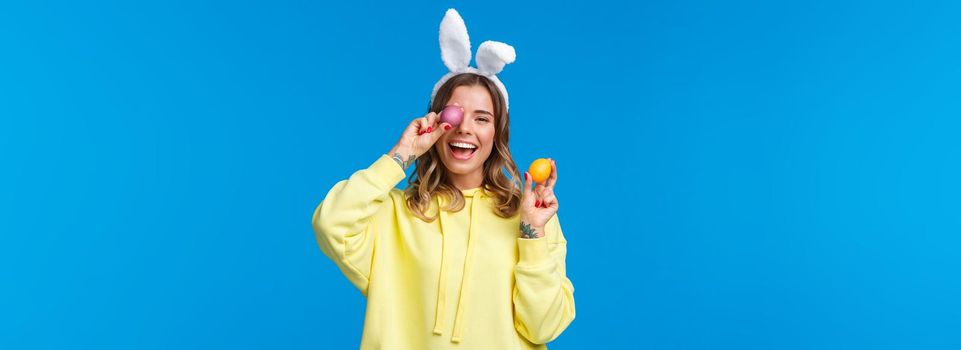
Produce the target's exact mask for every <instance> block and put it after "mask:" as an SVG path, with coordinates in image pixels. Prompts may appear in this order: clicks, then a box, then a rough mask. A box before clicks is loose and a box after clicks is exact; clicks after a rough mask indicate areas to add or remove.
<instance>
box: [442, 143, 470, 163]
mask: <svg viewBox="0 0 961 350" xmlns="http://www.w3.org/2000/svg"><path fill="white" fill-rule="evenodd" d="M447 148H448V149H450V154H451V156H453V157H454V159H459V160H468V159H471V158H472V157H473V156H474V153H476V152H477V148H476V147H475V148H466V147H458V146H454V145H451V144H448V145H447Z"/></svg>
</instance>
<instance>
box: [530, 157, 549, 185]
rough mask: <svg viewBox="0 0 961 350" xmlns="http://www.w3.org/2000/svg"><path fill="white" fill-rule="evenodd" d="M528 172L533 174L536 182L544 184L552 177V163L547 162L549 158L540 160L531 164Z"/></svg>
mask: <svg viewBox="0 0 961 350" xmlns="http://www.w3.org/2000/svg"><path fill="white" fill-rule="evenodd" d="M527 172H528V173H530V174H531V177H532V178H533V179H534V182H537V183H543V182H544V181H547V178H548V177H550V176H551V161H549V160H547V158H538V159H537V160H535V161H534V162H533V163H531V166H530V168H528V169H527Z"/></svg>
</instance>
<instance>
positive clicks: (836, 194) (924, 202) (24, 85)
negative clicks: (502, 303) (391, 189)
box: [0, 1, 961, 349]
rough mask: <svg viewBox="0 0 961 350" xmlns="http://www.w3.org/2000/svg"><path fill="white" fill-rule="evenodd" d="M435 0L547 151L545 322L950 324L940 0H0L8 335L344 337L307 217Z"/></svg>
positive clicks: (943, 328) (954, 34)
mask: <svg viewBox="0 0 961 350" xmlns="http://www.w3.org/2000/svg"><path fill="white" fill-rule="evenodd" d="M448 7H456V8H458V10H460V12H461V14H462V15H463V16H464V18H465V20H466V22H467V25H468V29H469V31H470V34H471V37H472V39H473V43H474V47H475V48H476V45H478V44H479V43H480V42H481V41H484V40H498V41H504V42H507V43H509V44H511V45H514V46H515V47H516V49H517V53H518V59H517V62H516V63H514V64H512V65H509V66H507V67H506V68H505V70H504V72H503V73H502V75H501V77H502V79H503V80H504V81H505V83H506V84H507V86H508V87H509V89H510V92H511V102H512V103H511V107H512V117H513V118H512V119H513V120H512V127H511V129H512V133H513V135H512V136H513V138H512V140H511V141H512V145H511V148H512V150H513V153H514V156H515V160H516V161H517V162H518V163H519V164H521V166H522V167H526V165H527V164H529V163H530V161H532V160H533V159H534V158H537V157H545V156H549V157H553V158H554V159H556V160H557V163H558V168H559V175H560V176H559V182H558V188H557V193H558V197H559V200H560V202H561V203H562V209H561V211H560V216H561V218H562V223H563V225H564V229H565V234H566V235H567V238H568V240H569V244H570V247H569V255H568V266H569V270H568V274H569V276H570V278H571V279H572V281H573V282H574V285H575V288H576V292H575V296H576V301H577V312H578V313H577V319H576V320H575V321H574V323H573V324H572V325H571V326H570V328H568V330H567V331H566V332H565V333H564V334H563V335H562V336H561V337H560V338H559V339H558V340H557V341H556V342H554V343H553V344H552V345H551V347H552V348H554V349H586V348H593V347H594V346H603V347H604V348H638V349H640V348H645V349H647V348H650V349H829V348H834V349H853V348H871V349H880V348H892V349H909V348H910V349H921V348H924V349H947V348H953V349H957V348H961V332H959V331H958V330H959V329H961V298H959V297H958V296H959V295H961V274H959V271H961V254H959V253H961V238H959V234H961V215H959V214H961V200H959V198H961V185H959V181H958V179H961V164H959V161H961V141H959V134H961V122H959V117H961V102H959V101H961V39H959V38H961V24H959V23H961V21H959V20H958V18H959V14H961V4H959V3H958V2H955V1H943V2H923V3H922V2H915V1H904V2H885V1H849V2H838V1H789V2H777V3H776V4H775V3H773V2H767V1H727V2H692V1H662V2H642V3H636V4H630V5H629V4H619V3H603V2H598V1H591V2H587V3H573V2H552V3H543V4H515V3H513V2H500V3H494V2H483V3H470V4H467V3H425V4H402V5H401V4H378V3H374V2H354V3H352V4H345V3H321V2H314V1H261V2H254V1H223V2H209V1H177V2H173V1H138V2H120V1H117V2H110V1H101V2H96V3H94V2H50V1H30V2H5V3H3V4H2V5H0V122H2V124H0V161H2V173H0V174H2V175H0V176H2V178H0V183H2V185H0V186H2V191H0V201H2V202H0V203H2V208H0V209H2V210H0V232H2V236H0V237H2V244H0V266H2V268H0V283H2V285H0V315H2V316H0V322H2V324H0V348H4V349H13V348H117V349H128V348H145V349H146V348H228V347H229V348H260V349H263V348H291V349H296V348H305V349H306V348H325V349H351V348H356V347H357V345H358V344H359V341H360V334H361V327H362V324H363V311H364V299H363V298H362V297H361V295H360V294H359V293H358V292H357V291H356V290H354V289H353V288H352V287H351V286H350V285H349V283H348V282H347V281H346V279H345V278H343V277H342V276H340V274H339V272H338V270H337V269H336V267H335V266H334V265H333V263H331V262H330V261H328V260H327V259H326V258H325V257H324V256H323V255H322V254H321V253H320V251H319V249H318V248H317V246H316V244H315V241H314V237H313V232H312V231H311V228H310V216H311V213H312V211H313V209H314V207H315V206H316V205H317V204H318V203H319V201H320V200H321V199H322V198H323V196H324V194H326V191H327V190H328V189H329V188H330V187H331V186H333V184H334V183H335V182H336V181H339V180H341V179H345V178H347V177H348V176H349V175H350V174H351V173H352V172H354V171H356V170H359V169H361V168H363V167H366V166H368V165H369V164H370V163H372V162H373V161H374V160H376V158H377V157H378V156H379V155H380V154H382V153H384V152H387V151H388V150H389V149H390V148H391V146H393V144H394V142H395V141H396V140H397V138H398V136H399V135H400V132H401V130H402V129H403V127H404V126H405V125H406V124H407V123H408V122H409V121H410V120H411V119H413V118H415V117H418V116H421V115H422V114H423V113H425V110H426V107H427V101H428V98H429V94H430V89H431V87H432V86H433V84H434V82H435V81H436V80H437V79H438V78H439V77H440V76H441V75H442V74H444V73H445V72H446V69H445V68H444V66H443V65H442V63H441V61H440V58H439V49H438V46H437V28H438V24H439V22H440V20H441V18H442V16H443V13H444V10H446V8H448ZM405 184H406V183H405Z"/></svg>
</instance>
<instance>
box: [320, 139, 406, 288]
mask: <svg viewBox="0 0 961 350" xmlns="http://www.w3.org/2000/svg"><path fill="white" fill-rule="evenodd" d="M406 176H407V175H406V174H405V173H404V170H403V169H401V167H400V165H398V164H397V162H395V161H394V160H393V159H391V158H390V157H389V156H387V155H386V154H385V155H382V156H381V157H380V158H378V159H377V161H375V162H374V163H373V164H372V165H371V166H370V167H368V168H366V169H361V170H358V171H357V172H355V173H354V174H352V175H351V176H350V178H348V179H347V180H341V181H340V182H338V183H336V184H335V185H334V187H333V188H331V189H330V191H329V192H327V196H326V197H325V198H324V199H323V200H322V201H321V202H320V205H318V206H317V208H316V209H315V210H314V215H313V219H312V224H313V228H314V234H315V236H316V238H317V244H318V245H319V246H320V250H321V251H323V252H324V255H326V256H327V257H328V258H330V259H331V260H333V261H334V263H336V264H337V267H339V268H340V271H341V272H343V274H344V276H346V277H347V279H348V280H350V282H351V283H353V284H354V286H356V287H357V289H359V290H360V292H361V294H363V295H364V296H366V295H367V284H368V281H369V278H370V267H371V262H372V259H373V257H374V243H375V237H376V235H375V232H376V227H375V225H374V224H373V222H374V220H372V219H373V217H374V214H376V213H377V212H378V211H379V210H381V209H386V208H382V207H383V206H385V205H386V206H391V205H392V201H391V199H390V190H391V189H393V188H394V186H396V185H397V183H398V182H400V181H401V180H403V179H404V178H405V177H406Z"/></svg>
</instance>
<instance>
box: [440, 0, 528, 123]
mask: <svg viewBox="0 0 961 350" xmlns="http://www.w3.org/2000/svg"><path fill="white" fill-rule="evenodd" d="M470 56H471V54H470V38H468V37H467V25H465V24H464V19H463V18H461V17H460V14H459V13H457V10H454V9H448V10H447V13H446V14H444V19H443V20H442V21H441V22H440V58H441V60H443V61H444V65H445V66H447V69H448V70H450V72H449V73H447V74H445V75H444V76H443V77H441V78H440V80H439V81H437V84H434V91H433V92H431V94H430V103H431V105H433V104H434V96H436V95H437V90H439V89H440V87H441V85H444V83H445V82H446V81H447V80H448V79H450V78H451V77H453V76H455V75H458V74H461V73H475V74H479V75H483V76H485V77H487V78H488V79H490V80H491V81H493V82H494V85H497V88H498V89H500V91H501V94H502V95H504V104H505V107H506V108H507V109H509V108H510V102H508V99H507V88H506V87H504V84H503V83H501V81H500V79H497V73H500V72H501V70H503V69H504V65H506V64H508V63H513V62H514V59H515V58H517V55H516V54H515V53H514V47H513V46H510V45H507V44H505V43H502V42H497V41H490V40H488V41H485V42H483V43H481V45H480V47H479V48H477V58H476V59H475V61H476V62H477V68H474V67H471V66H470Z"/></svg>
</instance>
